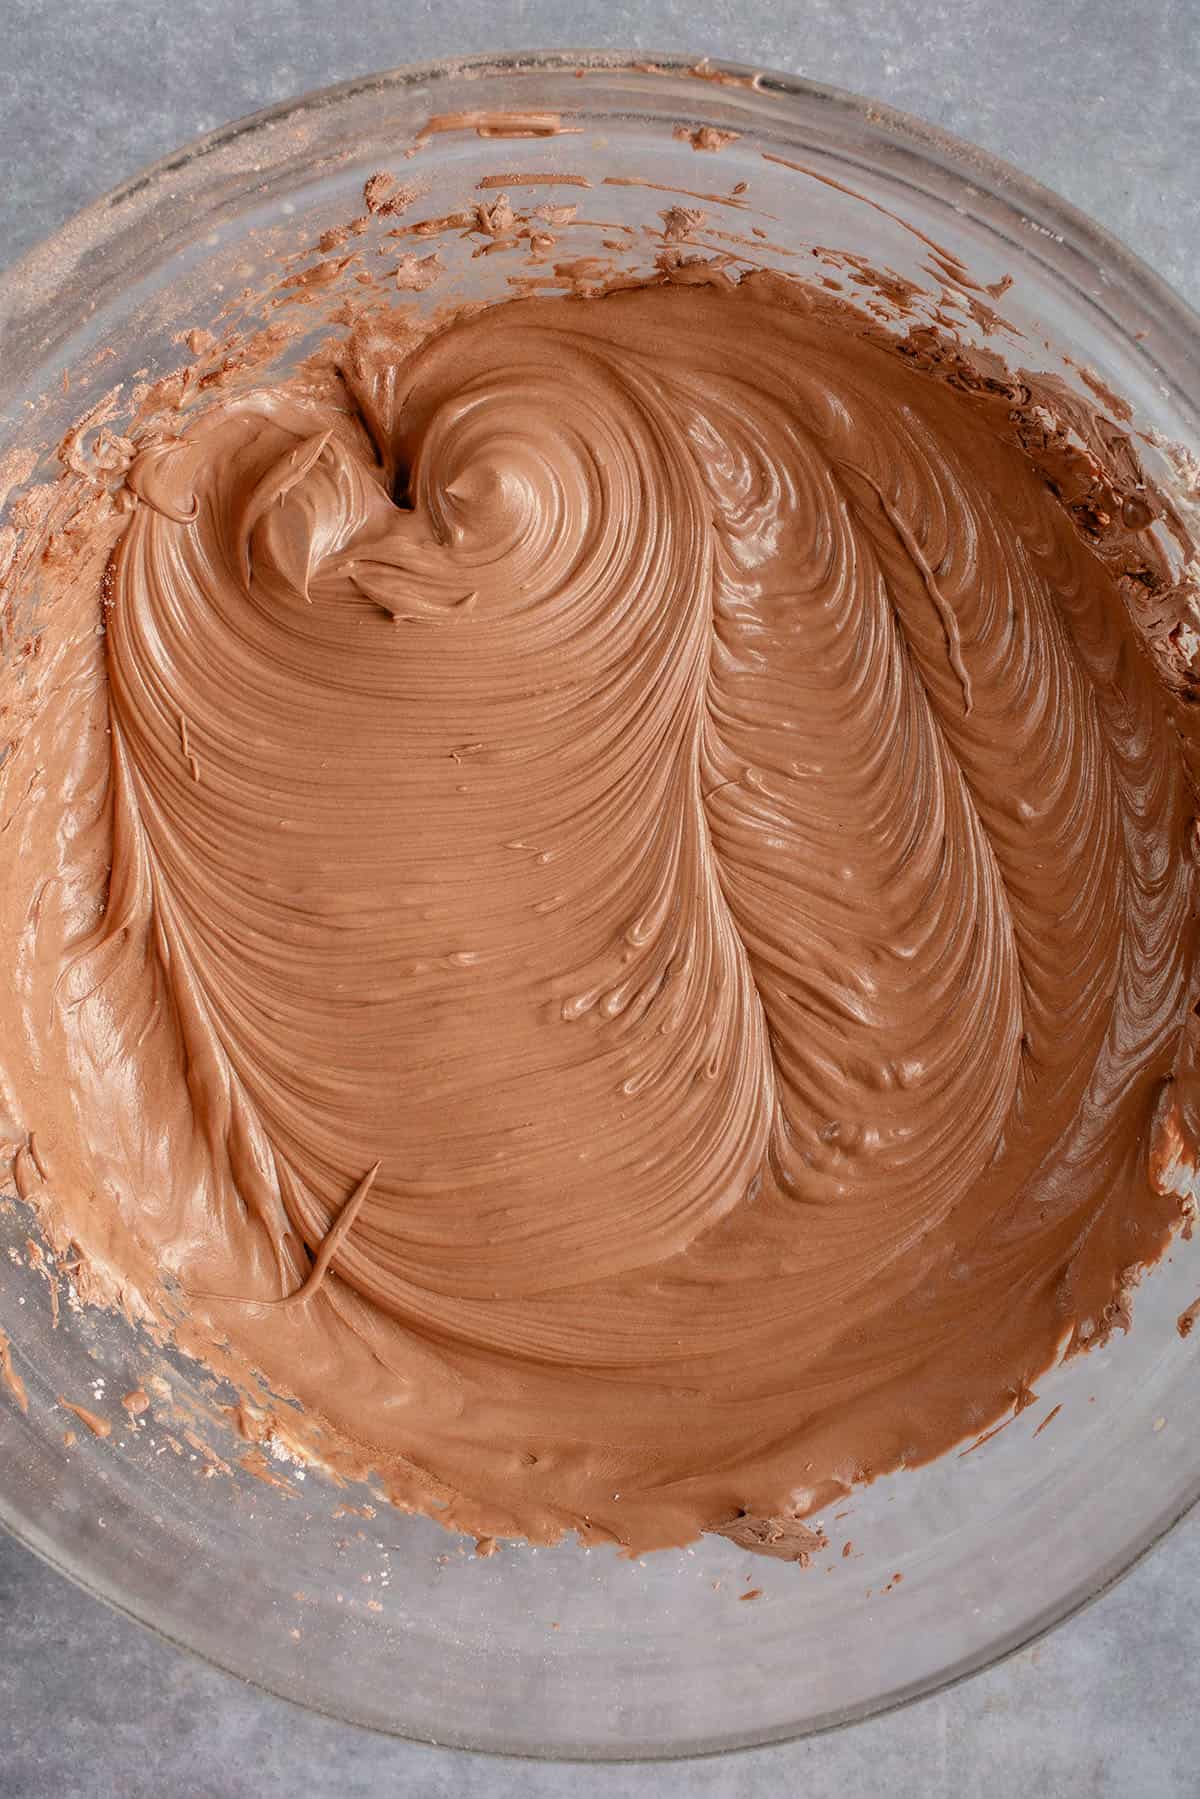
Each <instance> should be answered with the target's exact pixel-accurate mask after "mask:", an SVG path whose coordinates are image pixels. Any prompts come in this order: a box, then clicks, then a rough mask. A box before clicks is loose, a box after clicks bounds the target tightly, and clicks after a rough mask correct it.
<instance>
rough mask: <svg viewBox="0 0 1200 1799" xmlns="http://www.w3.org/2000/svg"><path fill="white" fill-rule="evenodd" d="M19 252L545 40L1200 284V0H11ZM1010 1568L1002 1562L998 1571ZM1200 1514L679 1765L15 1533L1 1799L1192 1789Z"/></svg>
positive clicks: (3, 197)
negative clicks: (963, 1668) (407, 1679)
mask: <svg viewBox="0 0 1200 1799" xmlns="http://www.w3.org/2000/svg"><path fill="white" fill-rule="evenodd" d="M0 31H2V34H3V46H4V48H3V52H2V53H0V160H2V165H3V168H4V174H5V179H4V182H3V191H2V192H0V263H2V262H5V261H7V260H9V259H10V258H11V257H13V256H15V255H17V254H18V253H19V252H20V251H21V250H22V249H23V248H24V247H25V246H27V245H28V244H30V243H32V242H33V241H34V240H35V239H36V238H37V237H39V236H41V235H43V234H44V233H45V232H47V231H49V230H51V229H52V228H53V227H54V226H56V225H57V224H59V223H60V222H61V221H62V220H63V219H64V218H66V217H67V216H68V215H69V213H71V212H72V211H73V210H74V209H75V208H76V207H78V206H80V205H82V204H84V203H85V202H86V201H88V200H90V199H92V198H94V197H95V195H97V194H98V193H100V192H102V191H103V190H104V189H105V188H107V187H109V186H111V185H112V184H114V183H115V182H117V181H118V180H120V179H122V178H123V177H124V176H126V175H129V174H131V173H133V172H134V171H135V170H136V169H137V168H138V166H139V165H141V164H143V163H145V162H147V161H150V160H151V159H153V158H154V157H157V156H159V155H161V154H163V153H164V152H166V151H168V150H170V149H172V148H173V147H174V146H176V145H177V144H179V143H180V142H182V141H183V140H185V139H187V138H189V137H192V136H194V135H195V134H196V133H198V132H200V131H204V130H207V129H209V128H210V127H212V126H215V125H218V124H220V123H222V122H223V121H224V120H225V119H228V118H231V117H234V116H236V115H237V114H240V113H244V112H248V111H251V110H253V109H254V108H256V107H259V106H263V105H267V104H269V103H270V102H272V101H275V100H279V99H283V98H285V97H287V96H288V95H290V94H293V93H296V92H299V91H301V90H303V89H305V88H309V87H313V86H318V85H321V84H323V83H325V82H330V81H336V80H339V79H341V78H343V77H346V76H351V75H356V74H360V73H363V72H364V71H366V70H368V69H372V68H382V67H387V66H389V65H391V64H394V63H399V62H405V61H413V60H418V59H424V58H428V57H434V56H438V55H442V54H448V53H452V52H455V53H462V52H468V51H473V50H486V49H503V48H510V47H511V48H517V47H522V46H530V45H560V44H562V45H565V44H573V45H577V46H600V45H628V44H637V45H638V46H639V47H643V48H656V49H685V50H694V51H696V52H697V53H702V52H709V53H711V54H713V55H718V56H728V57H731V58H736V59H737V60H740V61H746V62H757V63H759V64H761V65H763V66H766V67H777V68H783V69H791V70H796V71H799V72H802V73H804V74H807V75H810V76H812V77H814V78H816V79H822V80H827V81H832V82H835V83H837V84H839V85H841V86H844V87H849V88H854V89H857V90H858V91H860V92H863V93H869V94H873V95H875V96H877V97H879V98H882V99H885V100H888V101H890V102H892V103H893V104H894V105H897V106H901V107H905V108H908V109H909V110H911V111H913V112H915V113H919V114H920V115H922V116H923V117H925V118H927V119H931V120H933V121H936V122H938V123H940V124H943V125H946V126H947V127H949V128H950V129H951V130H953V131H956V132H959V133H961V134H962V135H964V136H966V137H970V138H973V139H974V140H975V141H976V142H978V143H981V144H983V145H985V146H986V147H987V148H989V149H991V150H994V151H997V152H998V153H999V154H1001V155H1003V156H1007V157H1009V158H1010V159H1011V160H1012V161H1014V162H1017V163H1019V164H1021V165H1022V166H1023V167H1024V168H1026V169H1028V170H1030V171H1031V172H1032V173H1034V174H1036V175H1038V176H1039V177H1040V178H1041V179H1042V180H1044V181H1046V182H1047V183H1048V184H1049V185H1050V186H1052V187H1055V188H1057V189H1058V190H1059V191H1060V192H1061V193H1063V194H1065V195H1067V196H1068V197H1069V198H1070V199H1072V200H1074V201H1075V203H1076V204H1077V205H1079V206H1081V207H1083V208H1084V209H1085V210H1086V211H1089V212H1091V213H1093V214H1094V215H1095V216H1096V217H1097V218H1099V219H1100V220H1102V221H1103V222H1104V223H1105V224H1107V225H1108V226H1109V227H1110V228H1111V229H1112V230H1114V231H1116V232H1117V234H1118V235H1119V236H1121V237H1123V238H1125V239H1126V241H1127V242H1128V243H1129V244H1131V245H1132V247H1133V248H1134V249H1135V250H1137V251H1139V252H1140V253H1141V254H1142V255H1143V256H1145V257H1146V258H1147V259H1148V260H1149V261H1150V262H1152V263H1154V264H1155V265H1156V266H1157V267H1158V268H1159V269H1160V271H1161V272H1162V273H1163V274H1164V275H1165V276H1166V277H1167V279H1168V280H1170V281H1171V282H1172V283H1173V284H1174V285H1175V286H1176V287H1177V288H1178V289H1179V290H1180V291H1181V292H1182V293H1183V294H1184V295H1185V297H1187V298H1188V299H1190V300H1191V301H1192V303H1193V304H1197V303H1200V188H1198V187H1197V184H1196V181H1195V170H1196V167H1197V166H1198V164H1200V105H1198V104H1197V102H1198V98H1200V80H1198V78H1197V73H1196V70H1197V52H1198V51H1200V6H1198V5H1197V4H1196V0H1166V3H1158V4H1156V3H1155V0H1131V3H1130V4H1125V5H1121V6H1117V5H1113V4H1111V3H1110V0H1099V3H1097V0H1013V3H1012V4H1010V5H1009V6H1006V7H998V6H995V5H994V4H992V3H991V0H959V3H958V4H954V5H951V4H944V3H941V0H924V3H923V0H809V3H808V4H803V5H795V6H791V5H788V4H786V3H780V0H774V3H771V0H765V3H764V0H758V3H756V0H739V3H738V4H737V5H736V6H735V5H734V4H732V0H713V4H712V5H711V7H710V9H709V12H708V16H707V17H704V16H703V14H702V12H701V11H700V10H698V9H695V8H693V7H690V6H686V5H684V4H683V3H682V0H643V3H642V4H639V5H636V6H635V5H630V4H624V3H620V0H618V3H616V4H606V3H605V0H564V3H562V4H554V3H553V0H527V3H524V4H522V3H521V0H499V3H498V4H496V5H489V4H487V3H486V0H464V3H462V4H460V5H459V6H458V7H446V6H435V5H432V4H429V3H428V0H411V3H407V4H404V5H399V4H397V0H340V3H339V4H334V5H329V4H320V3H315V0H275V4H274V5H272V6H270V7H269V8H268V7H267V6H260V5H255V4H253V3H250V4H248V3H247V0H188V3H187V4H185V5H181V6H175V7H168V6H167V5H165V4H155V3H154V0H124V3H123V4H122V5H120V6H114V5H113V4H111V0H76V3H75V5H73V6H72V7H71V8H70V9H69V10H68V9H67V8H66V7H64V6H63V5H62V4H61V0H7V4H6V5H4V6H3V7H0ZM998 1578H1003V1573H1002V1571H998ZM1198 1602H1200V1518H1198V1517H1193V1518H1192V1519H1191V1520H1189V1521H1188V1522H1187V1523H1186V1524H1185V1525H1183V1526H1182V1527H1180V1528H1179V1529H1178V1530H1177V1531H1176V1532H1175V1533H1174V1535H1173V1536H1172V1538H1171V1539H1170V1541H1169V1542H1168V1543H1167V1544H1166V1545H1165V1546H1164V1547H1163V1548H1162V1549H1161V1550H1159V1551H1158V1552H1157V1553H1156V1554H1155V1555H1153V1556H1152V1557H1151V1558H1150V1559H1149V1561H1147V1562H1146V1563H1144V1564H1143V1565H1142V1566H1141V1567H1140V1568H1139V1569H1137V1570H1136V1571H1135V1573H1134V1574H1132V1575H1131V1576H1130V1577H1129V1578H1128V1579H1127V1580H1126V1581H1125V1582H1123V1583H1122V1584H1121V1585H1120V1586H1119V1587H1118V1588H1117V1589H1116V1590H1115V1591H1114V1592H1112V1593H1110V1594H1109V1595H1107V1596H1106V1597H1105V1598H1104V1599H1103V1600H1101V1601H1100V1602H1099V1604H1097V1605H1096V1606H1093V1607H1092V1608H1091V1609H1090V1610H1089V1611H1087V1612H1086V1613H1085V1614H1084V1615H1083V1616H1082V1617H1080V1618H1077V1619H1075V1620H1074V1621H1072V1622H1071V1623H1070V1624H1068V1625H1066V1626H1064V1627H1063V1628H1062V1629H1060V1630H1059V1631H1057V1632H1055V1633H1054V1634H1053V1635H1052V1636H1051V1637H1050V1638H1048V1639H1047V1640H1046V1641H1045V1642H1043V1643H1042V1644H1040V1645H1038V1646H1037V1647H1035V1648H1033V1649H1031V1650H1027V1651H1025V1652H1024V1653H1023V1654H1021V1655H1019V1656H1017V1657H1015V1658H1014V1659H1013V1660H1012V1661H1010V1662H1008V1663H1006V1664H1005V1665H1004V1666H1003V1667H1001V1668H996V1669H992V1670H991V1671H990V1672H988V1673H986V1674H983V1675H980V1676H978V1677H977V1678H976V1679H975V1680H973V1681H970V1682H968V1683H967V1684H966V1685H965V1686H962V1687H958V1688H956V1689H954V1690H953V1691H951V1692H949V1693H944V1694H941V1695H938V1696H936V1697H934V1698H932V1699H929V1700H925V1701H923V1702H922V1703H921V1704H919V1705H917V1706H913V1707H910V1708H909V1709H908V1710H906V1711H904V1712H902V1713H899V1714H897V1715H895V1716H893V1717H890V1718H883V1719H878V1720H876V1721H874V1722H872V1723H869V1724H865V1725H861V1726H859V1727H858V1728H856V1729H854V1730H851V1731H848V1732H842V1733H840V1734H838V1735H835V1736H832V1737H826V1738H822V1739H819V1740H817V1741H815V1742H809V1743H801V1744H795V1745H791V1746H789V1747H786V1748H779V1749H772V1750H763V1751H756V1752H752V1753H749V1754H745V1755H741V1756H736V1757H726V1758H723V1759H721V1760H719V1761H711V1762H704V1763H693V1764H690V1765H681V1766H678V1767H676V1768H674V1769H668V1768H662V1767H659V1768H653V1769H639V1768H636V1767H624V1768H620V1767H610V1768H599V1769H595V1770H590V1771H583V1770H578V1769H571V1770H569V1771H568V1770H566V1769H563V1768H554V1767H540V1766H535V1765H532V1764H527V1763H511V1762H504V1763H502V1762H496V1761H490V1760H487V1759H485V1758H481V1757H471V1756H461V1755H454V1754H451V1753H448V1752H444V1751H439V1750H433V1749H424V1748H417V1747H409V1746H405V1745H401V1744H393V1743H389V1742H387V1741H384V1740H382V1739H377V1738H374V1737H372V1736H369V1735H367V1734H366V1733H364V1732H359V1731H352V1730H348V1729H345V1728H342V1727H339V1726H337V1725H334V1724H330V1723H327V1722H326V1721H324V1720H322V1719H318V1718H313V1717H307V1716H304V1715H301V1714H300V1713H298V1712H295V1711H293V1710H291V1709H290V1708H289V1707H287V1706H285V1705H283V1704H282V1703H280V1702H278V1701H275V1700H272V1699H268V1698H264V1697H263V1696H261V1695H260V1694H257V1693H255V1692H253V1691H251V1690H249V1689H247V1688H245V1687H243V1686H240V1685H239V1684H238V1683H237V1682H235V1681H233V1680H231V1679H229V1678H227V1677H226V1676H224V1675H221V1674H217V1673H214V1672H213V1671H211V1670H209V1669H207V1668H205V1667H203V1666H201V1665H200V1664H199V1663H197V1662H195V1661H193V1660H191V1659H189V1658H188V1657H186V1656H184V1655H181V1654H179V1653H177V1652H176V1651H174V1650H171V1649H168V1648H166V1647H165V1646H163V1645H162V1644H160V1643H158V1642H157V1641H156V1640H155V1639H154V1638H152V1637H150V1636H148V1635H147V1634H145V1633H144V1632H142V1631H141V1630H139V1629H138V1628H137V1627H135V1626H134V1625H132V1624H129V1623H127V1622H125V1620H123V1619H121V1618H118V1617H116V1616H114V1615H112V1614H110V1613H109V1612H107V1611H105V1610H104V1609H102V1608H101V1607H100V1606H99V1605H97V1604H96V1603H95V1602H93V1601H92V1600H89V1599H87V1598H86V1597H85V1596H84V1595H82V1594H81V1593H78V1592H76V1591H75V1589H74V1588H72V1587H70V1586H68V1585H67V1583H66V1582H64V1581H63V1580H61V1579H60V1578H59V1577H58V1576H57V1575H55V1574H52V1573H50V1572H49V1571H48V1570H46V1569H44V1568H42V1567H41V1566H40V1565H39V1564H38V1563H36V1562H35V1561H34V1560H33V1559H32V1558H31V1557H30V1556H28V1555H26V1554H25V1552H24V1551H22V1550H20V1549H18V1548H17V1547H16V1545H15V1544H12V1543H10V1542H8V1541H7V1540H6V1539H0V1796H2V1799H16V1796H18V1795H20V1796H21V1799H25V1796H26V1795H30V1796H33V1795H37V1796H39V1799H40V1796H42V1795H45V1796H47V1799H49V1796H50V1795H54V1799H74V1796H79V1799H83V1796H85V1795H86V1796H88V1799H92V1796H93V1795H94V1796H96V1799H108V1796H109V1795H118V1794H119V1795H121V1796H122V1799H142V1795H146V1796H147V1799H149V1796H150V1795H153V1796H154V1799H164V1796H169V1795H174V1794H187V1795H188V1796H189V1799H208V1796H210V1795H211V1796H212V1799H238V1796H240V1795H250V1794H253V1795H255V1799H273V1796H274V1795H284V1794H286V1795H289V1796H294V1795H299V1794H307V1793H313V1794H317V1795H322V1796H323V1795H326V1794H337V1795H339V1796H340V1799H354V1796H356V1795H365V1794H375V1793H388V1794H391V1793H404V1794H414V1795H421V1796H422V1799H426V1796H428V1799H435V1796H439V1795H442V1794H447V1795H448V1794H451V1793H453V1794H455V1795H456V1799H473V1796H475V1795H479V1796H486V1799H509V1796H510V1795H512V1796H513V1799H515V1796H516V1795H518V1794H519V1795H521V1796H522V1799H525V1796H526V1795H528V1796H530V1799H537V1796H539V1795H550V1794H555V1795H557V1794H560V1793H564V1792H566V1791H570V1792H571V1793H572V1794H578V1795H579V1799H634V1796H637V1799H641V1796H643V1795H644V1796H645V1799H649V1796H650V1795H651V1794H655V1795H657V1794H660V1793H668V1794H678V1795H687V1796H689V1799H690V1796H692V1795H695V1796H697V1799H699V1796H701V1795H703V1796H705V1799H708V1796H711V1795H720V1796H721V1799H749V1796H750V1795H756V1796H757V1795H776V1794H779V1795H783V1794H789V1795H790V1794H793V1793H797V1792H804V1793H806V1794H810V1795H814V1796H819V1795H823V1794H832V1793H837V1794H839V1795H842V1796H843V1799H860V1796H861V1799H866V1796H868V1795H871V1796H874V1795H883V1794H888V1795H890V1796H892V1799H909V1796H911V1799H944V1796H945V1799H948V1796H949V1795H952V1794H953V1795H954V1796H955V1799H982V1796H983V1795H989V1796H990V1795H1007V1794H1010V1793H1016V1792H1022V1791H1032V1792H1035V1793H1036V1794H1037V1795H1038V1796H1039V1799H1077V1796H1078V1799H1082V1796H1084V1795H1087V1796H1089V1799H1092V1796H1094V1799H1108V1796H1109V1795H1113V1796H1115V1795H1118V1794H1119V1795H1121V1796H1122V1799H1126V1796H1130V1799H1176V1796H1179V1799H1183V1796H1185V1795H1186V1796H1187V1799H1193V1796H1194V1795H1195V1794H1196V1793H1197V1791H1198V1790H1200V1772H1198V1770H1200V1710H1198V1709H1197V1707H1196V1705H1195V1688H1196V1673H1195V1670H1196V1667H1197V1665H1198V1663H1200V1603H1198Z"/></svg>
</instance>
